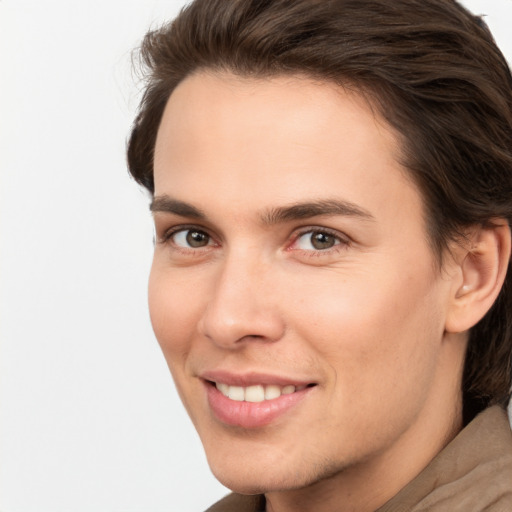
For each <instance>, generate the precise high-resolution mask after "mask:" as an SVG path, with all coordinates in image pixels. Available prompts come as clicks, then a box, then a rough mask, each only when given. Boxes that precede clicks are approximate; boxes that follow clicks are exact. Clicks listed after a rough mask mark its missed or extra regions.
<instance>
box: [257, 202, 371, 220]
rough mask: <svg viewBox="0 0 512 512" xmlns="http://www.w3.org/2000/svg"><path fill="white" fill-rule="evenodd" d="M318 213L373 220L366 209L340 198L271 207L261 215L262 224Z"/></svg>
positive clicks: (312, 215)
mask: <svg viewBox="0 0 512 512" xmlns="http://www.w3.org/2000/svg"><path fill="white" fill-rule="evenodd" d="M320 215H327V216H334V215H343V216H348V217H359V218H361V219H363V220H369V221H374V220H375V217H374V216H373V215H372V214H371V213H370V212H369V211H367V210H365V209H363V208H361V207H359V206H357V205H355V204H354V203H351V202H350V201H344V200H340V199H325V200H319V201H311V202H304V203H296V204H292V205H290V206H283V207H278V208H272V209H270V210H269V211H267V212H265V213H264V215H263V216H262V220H263V223H264V224H267V225H273V224H278V223H280V222H286V221H290V220H300V219H307V218H309V217H317V216H320Z"/></svg>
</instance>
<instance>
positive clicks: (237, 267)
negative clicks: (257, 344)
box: [199, 255, 285, 349]
mask: <svg viewBox="0 0 512 512" xmlns="http://www.w3.org/2000/svg"><path fill="white" fill-rule="evenodd" d="M217 270H218V272H217V274H216V279H215V280H214V282H213V283H212V287H211V291H210V296H209V297H208V300H207V304H206V307H205V309H204V311H203V315H202V317H201V319H200V321H199V330H200V332H201V334H203V335H204V336H206V337H207V338H209V339H210V340H211V341H212V342H213V343H215V344H216V345H218V346H220V347H223V348H228V349H237V348H239V347H241V346H243V345H245V343H247V342H250V341H254V340H258V341H264V342H275V341H278V340H279V339H280V338H281V337H282V336H283V334H284V331H285V323H284V320H283V317H282V315H281V314H280V308H279V307H277V304H276V302H275V298H276V293H275V291H276V290H275V286H274V285H275V280H274V279H273V277H272V270H271V267H270V265H264V264H262V262H261V260H260V261H258V259H257V258H256V259H252V260H249V259H248V258H246V257H243V256H241V255H240V256H238V257H237V256H236V255H233V256H232V257H230V258H229V260H226V261H224V262H223V264H222V266H221V267H220V268H219V269H217Z"/></svg>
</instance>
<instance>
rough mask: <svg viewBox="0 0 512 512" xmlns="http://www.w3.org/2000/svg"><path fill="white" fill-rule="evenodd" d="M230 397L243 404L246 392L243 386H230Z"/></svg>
mask: <svg viewBox="0 0 512 512" xmlns="http://www.w3.org/2000/svg"><path fill="white" fill-rule="evenodd" d="M228 396H229V398H231V400H236V401H237V402H243V401H244V400H245V390H244V388H242V387H241V386H229V389H228Z"/></svg>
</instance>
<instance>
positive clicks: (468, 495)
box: [206, 406, 512, 512]
mask: <svg viewBox="0 0 512 512" xmlns="http://www.w3.org/2000/svg"><path fill="white" fill-rule="evenodd" d="M264 510H265V498H264V497H263V496H262V495H258V496H243V495H241V494H230V495H228V496H226V497H225V498H224V499H222V500H220V501H219V502H217V503H216V504H215V505H213V506H212V507H210V508H209V509H208V510H207V511H206V512H264ZM333 512H337V511H333ZM376 512H512V432H511V430H510V424H509V421H508V417H507V414H506V412H505V411H504V410H503V409H502V408H501V407H498V406H495V407H491V408H489V409H487V410H486V411H484V412H482V413H481V414H479V415H478V416H477V417H476V418H475V419H474V420H473V421H472V422H471V423H470V424H469V425H468V426H467V427H466V428H464V429H463V430H462V431H461V432H460V433H459V435H458V436H457V437H455V439H454V440H453V441H452V442H451V443H449V444H448V446H447V447H446V448H445V449H444V450H443V451H442V452H441V453H439V454H438V455H437V456H436V457H435V458H434V459H433V460H432V462H430V464H429V465H428V466H427V467H426V468H425V469H424V470H423V471H422V472H421V473H420V474H419V475H418V476H417V477H416V478H415V479H414V480H413V481H412V482H410V483H409V484H408V485H406V486H405V487H404V488H403V489H402V490H401V491H400V492H399V493H398V494H397V495H396V496H395V497H394V498H392V499H391V500H390V501H388V502H387V503H386V504H385V505H383V506H382V507H380V508H379V509H378V510H377V511H376Z"/></svg>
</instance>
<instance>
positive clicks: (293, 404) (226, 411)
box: [203, 379, 317, 429]
mask: <svg viewBox="0 0 512 512" xmlns="http://www.w3.org/2000/svg"><path fill="white" fill-rule="evenodd" d="M230 380H233V379H230ZM235 380H236V379H235ZM242 380H243V379H242ZM250 380H251V382H248V383H247V384H248V385H242V384H246V383H245V382H240V381H239V382H231V383H227V382H225V381H223V380H222V379H216V380H207V379H204V380H203V383H204V384H205V388H206V395H207V399H208V405H209V409H210V412H211V413H213V416H214V417H215V418H216V420H218V421H220V422H221V423H223V424H224V425H228V426H235V427H242V428H245V429H255V428H259V427H265V426H267V425H269V424H271V423H275V422H276V420H278V419H282V418H285V417H287V415H288V413H289V411H291V410H294V409H296V408H297V407H298V406H299V405H300V404H301V403H304V400H305V398H306V397H307V396H308V395H309V394H310V393H311V392H312V391H313V390H314V388H315V387H316V386H317V384H316V383H309V384H303V383H293V384H292V383H286V382H282V383H272V384H268V383H265V382H264V381H263V382H261V383H259V384H258V383H255V381H254V379H250Z"/></svg>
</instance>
